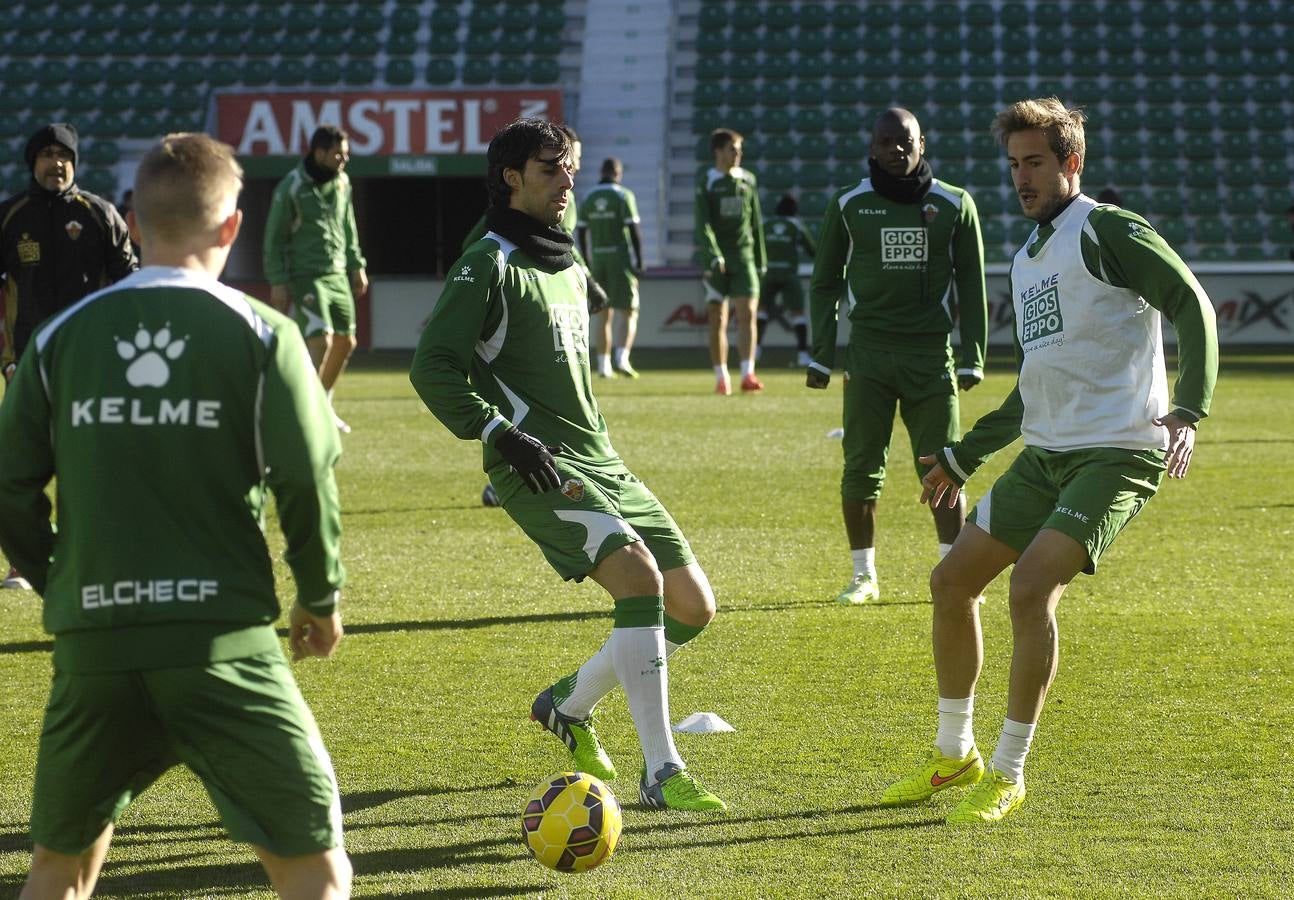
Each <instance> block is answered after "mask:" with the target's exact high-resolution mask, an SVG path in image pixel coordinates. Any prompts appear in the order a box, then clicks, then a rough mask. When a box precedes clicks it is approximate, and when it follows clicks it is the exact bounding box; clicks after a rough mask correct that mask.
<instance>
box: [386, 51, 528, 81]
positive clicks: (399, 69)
mask: <svg viewBox="0 0 1294 900" xmlns="http://www.w3.org/2000/svg"><path fill="white" fill-rule="evenodd" d="M416 75H417V70H415V69H414V67H413V60H411V59H406V58H399V57H397V58H395V59H391V60H389V61H388V62H387V64H386V83H387V84H391V85H399V86H404V85H407V84H413V80H414V78H415V77H416ZM519 80H520V79H518V81H519ZM514 83H515V82H514Z"/></svg>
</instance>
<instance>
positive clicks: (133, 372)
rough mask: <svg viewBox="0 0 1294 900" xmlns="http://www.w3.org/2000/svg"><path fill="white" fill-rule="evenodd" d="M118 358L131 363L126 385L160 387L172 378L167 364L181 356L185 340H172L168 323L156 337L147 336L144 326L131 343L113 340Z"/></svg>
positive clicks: (141, 326) (178, 338)
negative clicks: (168, 361) (128, 383)
mask: <svg viewBox="0 0 1294 900" xmlns="http://www.w3.org/2000/svg"><path fill="white" fill-rule="evenodd" d="M116 341H117V355H118V356H120V357H121V358H122V359H123V360H124V361H126V362H128V363H130V365H129V367H127V369H126V381H128V382H130V385H131V387H162V386H163V385H164V384H166V382H167V381H169V380H170V378H171V367H170V365H168V364H167V362H166V361H167V360H168V359H169V360H176V359H179V358H180V354H181V353H183V352H184V348H185V347H186V346H187V342H188V337H187V335H186V336H185V337H174V336H172V334H171V323H170V322H167V323H166V324H165V325H163V326H162V327H161V328H159V329H158V330H157V332H156V333H155V334H149V333H148V329H147V328H145V327H144V326H143V325H140V326H139V330H138V331H136V332H135V339H134V340H133V341H123V340H122V339H121V338H116Z"/></svg>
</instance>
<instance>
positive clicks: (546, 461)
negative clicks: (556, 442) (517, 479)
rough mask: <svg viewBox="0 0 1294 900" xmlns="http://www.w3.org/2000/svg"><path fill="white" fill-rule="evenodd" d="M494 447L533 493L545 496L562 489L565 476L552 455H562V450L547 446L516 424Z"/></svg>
mask: <svg viewBox="0 0 1294 900" xmlns="http://www.w3.org/2000/svg"><path fill="white" fill-rule="evenodd" d="M494 446H495V449H497V450H498V451H499V453H500V454H501V455H502V456H503V458H504V459H505V460H506V461H507V463H508V465H510V466H512V469H513V471H515V472H516V473H517V474H518V475H520V476H521V480H522V481H524V482H525V483H526V487H528V488H530V493H532V494H542V493H545V492H546V491H551V490H556V489H557V488H560V487H561V486H562V477H561V476H560V475H559V474H557V466H556V465H555V464H554V462H553V455H554V454H556V453H560V452H561V449H562V448H561V447H546V446H544V443H543V442H542V441H540V440H538V439H536V438H533V437H531V436H530V435H528V434H526V433H525V432H524V431H521V430H520V429H518V428H517V426H515V425H513V426H510V427H509V428H508V430H507V431H505V432H503V434H501V435H499V436H498V437H497V438H495V439H494Z"/></svg>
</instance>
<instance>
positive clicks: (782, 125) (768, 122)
mask: <svg viewBox="0 0 1294 900" xmlns="http://www.w3.org/2000/svg"><path fill="white" fill-rule="evenodd" d="M759 130H760V131H761V132H762V133H765V134H785V133H786V132H788V131H790V130H791V113H790V112H789V111H788V110H786V109H785V108H783V107H773V108H772V109H770V108H768V107H765V108H764V111H763V112H762V113H761V114H760V117H759Z"/></svg>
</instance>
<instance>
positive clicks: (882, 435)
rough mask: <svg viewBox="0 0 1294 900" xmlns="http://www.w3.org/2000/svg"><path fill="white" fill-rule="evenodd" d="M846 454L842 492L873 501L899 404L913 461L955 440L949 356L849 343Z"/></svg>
mask: <svg viewBox="0 0 1294 900" xmlns="http://www.w3.org/2000/svg"><path fill="white" fill-rule="evenodd" d="M845 376H846V380H845V389H844V396H845V401H844V405H845V409H844V426H845V436H844V440H843V441H842V446H843V449H844V454H845V468H844V473H843V475H842V476H841V479H840V496H841V497H843V498H844V499H845V500H875V499H877V498H879V497H880V496H881V488H882V487H884V485H885V463H886V460H887V459H888V457H889V452H890V438H891V436H892V435H893V432H894V410H895V407H897V408H898V411H899V415H900V416H901V417H902V418H903V424H904V426H906V428H907V430H908V438H909V440H910V442H911V444H912V465H913V467H914V468H915V470H916V473H917V477H918V478H920V477H921V476H922V475H924V474H925V473H926V470H927V469H928V467H927V466H923V465H921V463H919V462H917V460H918V459H919V458H920V457H922V456H928V455H930V454H932V453H936V452H937V451H939V450H940V449H941V448H943V447H947V446H948V445H949V444H951V443H952V442H953V441H955V440H957V436H958V433H959V422H958V416H957V382H956V380H955V379H954V377H953V363H952V358H951V356H949V357H944V358H940V357H938V356H920V355H916V354H909V353H893V352H889V351H884V350H868V349H863V348H860V347H857V346H850V347H849V353H848V358H847V361H846V363H845Z"/></svg>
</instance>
